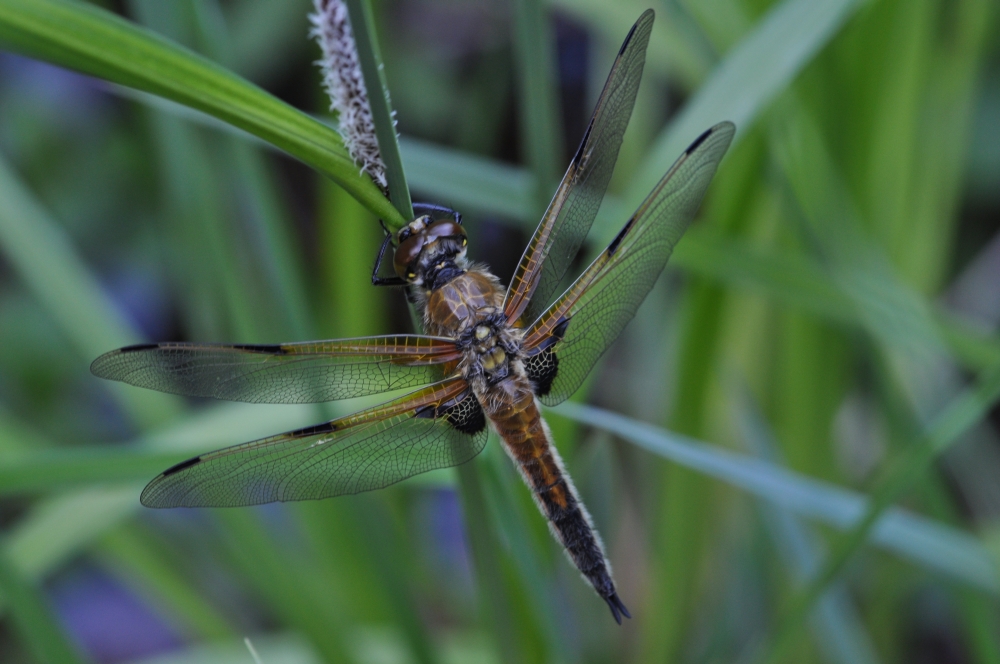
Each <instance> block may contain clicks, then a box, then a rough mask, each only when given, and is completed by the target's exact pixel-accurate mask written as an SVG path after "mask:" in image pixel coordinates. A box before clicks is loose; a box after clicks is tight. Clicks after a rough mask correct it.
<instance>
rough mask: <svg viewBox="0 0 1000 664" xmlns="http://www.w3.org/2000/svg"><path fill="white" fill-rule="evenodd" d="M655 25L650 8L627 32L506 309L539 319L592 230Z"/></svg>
mask: <svg viewBox="0 0 1000 664" xmlns="http://www.w3.org/2000/svg"><path fill="white" fill-rule="evenodd" d="M652 29H653V10H651V9H648V10H646V12H645V13H643V15H642V16H640V17H639V20H638V21H636V23H635V25H633V26H632V30H631V31H630V32H629V34H628V36H627V37H626V38H625V43H623V44H622V47H621V50H620V51H619V52H618V58H617V59H616V60H615V64H614V65H613V66H612V67H611V73H610V74H609V75H608V80H607V82H606V83H605V84H604V91H603V92H602V93H601V96H600V98H599V99H598V102H597V108H595V109H594V115H593V117H592V118H591V119H590V125H589V126H588V127H587V132H586V133H585V134H584V137H583V141H582V142H581V143H580V147H579V149H577V151H576V155H575V156H574V157H573V160H572V161H571V162H570V164H569V168H568V169H566V174H565V175H564V176H563V179H562V182H561V183H560V184H559V188H558V189H557V190H556V194H555V196H554V197H553V198H552V202H551V203H549V208H548V210H546V211H545V215H544V216H543V217H542V221H541V222H540V223H539V224H538V228H537V229H535V234H534V235H533V236H532V238H531V241H530V242H529V243H528V247H527V249H525V250H524V255H523V256H522V257H521V262H520V263H519V264H518V266H517V271H516V272H515V273H514V278H513V280H512V281H511V283H510V288H508V289H507V297H506V299H505V300H504V314H506V316H507V320H508V321H510V322H511V323H514V322H515V321H517V320H518V319H520V318H521V317H522V316H523V317H524V320H526V321H529V322H530V321H533V320H535V319H536V318H537V317H538V316H539V315H540V314H541V313H542V311H544V310H545V305H547V304H548V303H549V300H551V298H552V296H553V295H554V294H555V290H556V288H558V287H559V284H560V282H561V281H562V278H563V277H564V276H565V275H566V270H567V269H569V266H570V263H571V262H572V261H573V258H574V257H575V256H576V254H577V252H578V251H579V250H580V246H581V245H582V244H583V241H584V239H585V238H586V237H587V233H588V232H589V231H590V227H591V225H592V224H593V223H594V218H595V217H596V216H597V210H598V209H599V208H600V207H601V200H602V199H603V198H604V193H605V192H606V191H607V189H608V182H609V181H610V180H611V173H612V172H613V171H614V168H615V161H617V160H618V150H619V148H621V145H622V136H623V135H624V134H625V127H626V126H628V121H629V117H630V116H631V115H632V107H633V106H634V105H635V96H636V93H637V92H638V90H639V79H640V78H642V67H643V64H644V63H645V62H646V45H647V44H648V43H649V34H650V32H651V31H652Z"/></svg>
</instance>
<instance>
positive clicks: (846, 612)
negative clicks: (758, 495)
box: [731, 387, 879, 664]
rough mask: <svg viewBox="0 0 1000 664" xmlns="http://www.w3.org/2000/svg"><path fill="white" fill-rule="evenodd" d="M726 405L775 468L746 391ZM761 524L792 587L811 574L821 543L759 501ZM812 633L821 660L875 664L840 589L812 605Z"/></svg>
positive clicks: (769, 438) (766, 431)
mask: <svg viewBox="0 0 1000 664" xmlns="http://www.w3.org/2000/svg"><path fill="white" fill-rule="evenodd" d="M731 400H732V401H733V403H735V404H736V406H735V407H734V411H735V419H736V420H737V426H738V428H739V430H740V433H741V435H742V437H743V439H744V441H745V442H746V443H747V445H748V447H750V448H751V450H752V451H753V453H754V454H755V455H756V456H757V457H759V458H761V459H766V460H768V461H770V462H771V463H774V464H776V465H778V464H781V465H783V464H782V463H781V460H780V459H779V458H778V456H779V453H778V443H777V441H776V440H775V439H774V434H773V433H772V432H771V430H770V428H769V427H768V425H767V423H766V422H765V421H764V419H763V415H762V414H761V413H760V412H759V411H758V410H757V407H756V405H755V404H754V403H753V402H752V400H751V396H750V394H749V391H748V390H747V389H746V388H745V387H743V388H742V389H734V390H733V394H732V396H731ZM760 508H761V512H762V513H763V516H764V522H765V525H766V526H767V528H768V530H769V531H770V533H771V537H772V539H774V540H775V544H776V546H777V548H778V551H779V553H780V554H781V556H782V558H783V559H784V561H785V564H786V565H788V566H789V567H790V569H791V575H792V577H793V579H794V581H795V582H796V584H797V585H802V584H804V583H805V582H806V581H808V579H809V577H811V576H812V575H813V574H815V573H816V570H817V569H818V568H819V565H820V562H821V556H822V550H823V549H822V544H821V541H820V539H819V538H818V536H817V534H816V533H814V532H811V530H810V529H809V528H808V527H807V526H805V524H803V523H801V522H800V521H799V519H798V518H797V517H796V516H795V515H794V514H793V513H792V511H791V510H789V509H788V508H785V507H779V506H777V505H774V504H773V503H769V502H766V501H761V504H760ZM812 626H813V632H814V633H815V635H816V639H817V641H818V642H819V644H820V646H821V647H822V648H823V651H824V653H825V654H826V658H827V659H828V660H829V661H830V662H840V663H842V664H874V663H875V662H878V661H879V659H878V656H877V655H876V654H875V649H874V646H873V645H872V642H871V638H870V637H869V636H868V634H867V632H866V631H865V628H864V626H863V623H862V621H861V617H860V616H859V615H858V612H857V610H856V609H855V607H854V604H853V601H852V599H851V597H850V595H849V594H848V593H847V589H846V588H845V587H844V585H843V584H840V583H833V584H831V585H830V587H829V588H827V590H826V592H825V593H823V596H822V597H820V598H819V600H817V602H816V608H815V609H814V611H813V614H812Z"/></svg>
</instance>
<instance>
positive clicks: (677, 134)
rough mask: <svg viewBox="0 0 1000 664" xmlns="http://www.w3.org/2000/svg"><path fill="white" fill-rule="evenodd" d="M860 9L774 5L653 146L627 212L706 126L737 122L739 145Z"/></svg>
mask: <svg viewBox="0 0 1000 664" xmlns="http://www.w3.org/2000/svg"><path fill="white" fill-rule="evenodd" d="M861 5H862V1H861V0H823V1H822V2H817V0H784V2H781V3H779V4H777V5H775V6H774V7H773V8H772V9H771V10H770V11H769V12H768V13H767V15H765V16H764V17H763V18H762V19H761V20H760V21H759V22H758V24H757V26H756V27H755V28H754V30H753V32H751V33H750V34H749V35H747V36H746V37H745V38H744V39H743V40H742V41H741V42H740V43H739V44H737V45H736V46H734V47H733V48H732V49H731V50H730V51H729V52H728V53H727V54H726V57H725V59H724V60H723V61H722V62H721V63H720V64H719V65H718V66H717V67H716V68H715V70H713V72H712V74H711V76H709V78H708V79H707V80H706V81H705V83H704V84H703V85H702V86H701V87H700V88H699V89H698V92H697V93H695V95H694V96H693V97H692V98H691V99H690V100H689V101H688V103H687V104H686V105H685V106H684V109H683V110H681V112H680V113H679V114H678V116H677V117H676V118H675V119H674V120H673V121H672V122H671V123H670V125H669V126H668V127H667V128H666V129H665V130H664V131H663V133H661V134H660V136H659V138H657V139H656V141H655V142H654V143H653V146H652V147H651V148H650V151H649V154H648V156H647V157H646V159H645V160H644V162H643V165H642V166H641V167H640V168H639V169H637V170H636V173H637V175H636V177H635V178H634V179H633V181H632V183H631V185H630V186H629V189H628V191H627V192H626V195H625V202H626V204H627V205H626V207H628V208H629V209H631V208H632V207H634V206H636V205H638V204H639V202H641V201H642V199H643V198H645V196H646V194H647V193H648V192H649V190H650V189H652V188H653V185H655V184H656V182H657V180H659V178H660V177H661V175H662V174H663V173H665V172H666V171H667V169H668V168H669V167H670V164H672V163H673V162H674V160H675V159H677V157H678V155H680V154H681V152H683V151H684V148H686V147H687V145H688V144H689V143H690V142H691V141H692V140H693V139H694V138H695V137H696V136H698V135H699V134H700V133H701V132H703V131H704V130H705V128H706V127H710V126H712V125H713V124H715V123H716V122H720V121H722V120H730V121H732V122H735V123H736V126H737V127H738V128H739V131H738V133H737V135H736V137H735V140H737V141H738V140H739V139H740V137H741V135H742V134H744V133H745V132H746V131H747V130H749V129H750V127H751V126H752V125H753V123H754V120H755V119H756V118H757V116H758V115H759V114H760V112H761V111H762V110H763V109H764V108H765V106H766V105H767V104H768V103H769V102H770V101H771V100H772V99H774V98H775V96H776V95H777V94H778V93H779V92H781V91H782V90H784V89H786V88H787V87H788V86H789V84H790V83H791V82H792V80H793V79H794V78H795V77H796V75H798V73H799V72H800V71H801V70H802V68H803V67H805V66H806V64H808V63H809V62H810V61H811V60H812V58H813V57H814V56H815V55H816V54H817V53H818V52H819V51H820V49H822V48H823V46H824V45H825V44H826V43H827V42H828V41H829V40H830V39H832V38H833V37H834V36H835V35H836V34H837V33H838V31H839V30H840V27H841V26H842V25H843V24H844V22H845V21H846V20H847V18H848V17H850V16H851V14H852V13H853V12H854V11H856V10H857V9H858V7H860V6H861ZM616 231H617V225H615V224H612V225H607V224H604V225H602V226H601V227H600V228H599V238H600V239H599V240H598V245H599V246H603V245H604V244H605V243H606V241H610V239H611V237H612V236H613V235H614V233H615V232H616ZM601 240H604V241H601Z"/></svg>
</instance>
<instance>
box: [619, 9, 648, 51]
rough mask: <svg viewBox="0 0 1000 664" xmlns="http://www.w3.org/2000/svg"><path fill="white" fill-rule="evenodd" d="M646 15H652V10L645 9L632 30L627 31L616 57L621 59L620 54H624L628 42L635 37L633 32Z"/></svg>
mask: <svg viewBox="0 0 1000 664" xmlns="http://www.w3.org/2000/svg"><path fill="white" fill-rule="evenodd" d="M647 13H648V14H652V13H653V10H652V9H647V10H646V11H644V12H643V13H642V16H640V17H639V20H637V21H636V22H635V23H634V24H632V29H631V30H629V31H628V34H627V35H625V41H623V42H622V47H621V48H620V49H618V57H621V55H622V53H624V52H625V49H626V48H628V44H629V42H630V41H632V37H634V36H635V30H636V28H638V27H639V24H640V23H642V19H644V18H645V17H646V14H647Z"/></svg>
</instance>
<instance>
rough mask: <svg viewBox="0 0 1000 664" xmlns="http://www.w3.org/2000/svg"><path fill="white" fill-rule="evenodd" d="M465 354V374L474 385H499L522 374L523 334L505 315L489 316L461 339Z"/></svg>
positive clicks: (493, 314)
mask: <svg viewBox="0 0 1000 664" xmlns="http://www.w3.org/2000/svg"><path fill="white" fill-rule="evenodd" d="M458 346H459V347H460V348H462V349H463V351H464V353H465V357H466V359H465V362H464V367H463V369H464V372H465V375H466V379H467V380H469V381H470V383H475V381H477V380H478V381H484V385H483V387H485V386H487V385H495V384H497V383H499V382H500V381H502V380H504V379H506V378H509V377H510V376H512V375H513V374H515V373H522V372H521V371H519V369H518V367H520V357H521V354H522V343H521V332H520V330H519V329H517V328H512V327H510V326H508V325H507V323H506V319H505V317H504V315H503V314H502V313H501V312H499V311H498V312H496V313H492V314H488V315H486V316H485V317H482V318H479V319H478V320H476V321H475V322H474V323H473V324H471V325H469V326H468V327H467V328H466V329H465V331H464V332H463V333H462V335H461V336H460V337H459V339H458Z"/></svg>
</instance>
